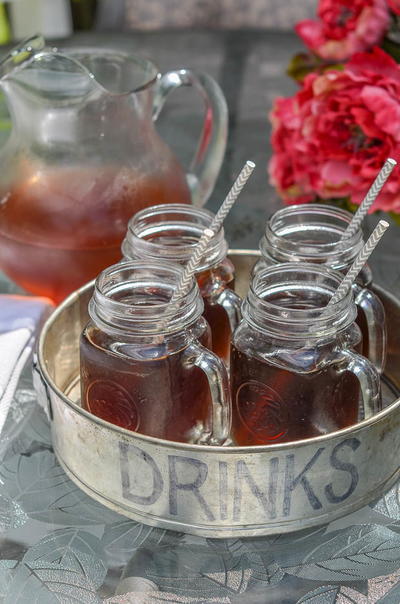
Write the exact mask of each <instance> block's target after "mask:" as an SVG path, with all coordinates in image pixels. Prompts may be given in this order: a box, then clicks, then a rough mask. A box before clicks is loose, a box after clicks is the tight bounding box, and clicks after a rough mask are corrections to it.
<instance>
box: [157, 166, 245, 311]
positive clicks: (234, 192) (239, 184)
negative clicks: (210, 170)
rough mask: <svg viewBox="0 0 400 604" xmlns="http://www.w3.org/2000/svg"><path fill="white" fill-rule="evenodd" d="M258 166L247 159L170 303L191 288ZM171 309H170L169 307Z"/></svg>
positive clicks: (197, 246) (197, 248) (188, 264)
mask: <svg viewBox="0 0 400 604" xmlns="http://www.w3.org/2000/svg"><path fill="white" fill-rule="evenodd" d="M255 167H256V165H255V163H253V162H252V161H247V162H246V163H245V165H244V167H243V169H242V171H241V172H240V174H239V176H238V177H237V179H236V181H235V182H234V184H233V186H232V188H231V190H230V191H229V193H228V195H227V197H226V199H225V201H224V202H223V204H222V205H221V207H220V208H219V210H218V212H217V214H216V216H215V218H214V220H213V221H212V223H211V224H210V226H209V227H208V228H207V229H204V232H203V235H202V236H201V237H200V239H199V242H198V243H197V245H196V247H195V248H194V252H193V254H192V256H191V258H190V260H189V262H188V263H187V265H186V266H185V270H184V271H183V274H182V277H181V279H180V281H179V283H178V286H177V288H176V289H175V291H174V293H173V295H172V297H171V299H170V302H169V303H170V304H175V303H176V302H177V301H178V300H179V299H180V298H182V296H184V295H185V294H186V293H187V291H188V290H189V288H190V285H191V282H192V278H193V275H194V274H195V272H196V270H197V268H198V266H199V264H200V262H201V259H202V257H203V255H204V252H205V251H206V249H207V246H208V244H209V242H210V241H211V239H212V238H213V237H214V235H215V234H216V233H218V231H219V229H220V228H221V226H222V224H223V222H224V220H225V218H226V217H227V215H228V213H229V212H230V210H231V208H232V206H233V204H234V203H235V201H236V200H237V198H238V197H239V195H240V193H241V191H242V189H243V187H244V185H245V184H246V182H247V180H248V178H249V177H250V175H251V173H252V172H253V170H254V168H255ZM169 311H170V309H169Z"/></svg>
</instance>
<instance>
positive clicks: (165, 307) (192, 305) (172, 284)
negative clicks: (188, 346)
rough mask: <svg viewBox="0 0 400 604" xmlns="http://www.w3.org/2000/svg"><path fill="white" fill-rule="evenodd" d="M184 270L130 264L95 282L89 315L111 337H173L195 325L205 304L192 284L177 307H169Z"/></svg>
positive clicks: (160, 263)
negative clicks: (140, 335) (165, 334)
mask: <svg viewBox="0 0 400 604" xmlns="http://www.w3.org/2000/svg"><path fill="white" fill-rule="evenodd" d="M182 273H183V267H181V266H179V265H178V264H173V263H172V262H166V261H160V260H159V261H158V262H157V263H155V262H151V261H136V260H134V261H127V262H124V263H119V264H115V265H113V266H110V267H108V268H106V269H105V270H104V271H103V272H102V273H100V275H99V276H98V278H97V279H96V283H95V289H94V293H93V297H92V299H91V301H90V304H89V314H90V316H91V318H92V319H93V321H94V322H95V323H96V324H99V325H100V326H101V327H102V329H103V330H104V331H106V332H108V333H110V332H117V331H118V332H121V331H122V333H124V334H126V333H127V332H129V333H131V334H132V335H133V334H135V333H136V332H137V333H142V334H143V333H144V332H145V333H147V334H161V333H174V332H177V331H179V330H181V329H182V328H184V327H187V326H189V325H191V324H192V323H195V322H196V321H197V320H198V319H199V317H200V316H201V315H202V312H203V308H204V304H203V300H202V298H201V296H200V292H199V289H198V287H197V284H196V282H195V280H193V283H192V286H191V288H190V290H189V291H188V292H187V294H185V295H184V296H183V297H182V299H181V301H180V303H179V304H178V305H177V306H172V305H170V304H169V300H170V298H171V296H172V294H173V292H174V291H175V289H176V287H177V285H178V283H179V280H180V277H181V275H182Z"/></svg>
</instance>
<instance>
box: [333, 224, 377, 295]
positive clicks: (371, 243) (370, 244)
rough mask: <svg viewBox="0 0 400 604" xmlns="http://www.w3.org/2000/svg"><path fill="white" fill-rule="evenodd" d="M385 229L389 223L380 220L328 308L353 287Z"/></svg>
mask: <svg viewBox="0 0 400 604" xmlns="http://www.w3.org/2000/svg"><path fill="white" fill-rule="evenodd" d="M387 228H389V223H388V222H386V220H380V221H379V223H378V224H377V225H376V227H375V229H374V230H373V232H372V234H371V236H370V237H369V239H368V241H367V242H366V243H365V245H364V247H363V248H362V249H361V250H360V252H359V253H358V255H357V257H356V259H355V260H354V262H353V264H352V265H351V267H350V268H349V270H348V272H347V274H346V276H345V277H344V279H343V281H342V282H341V284H340V285H339V287H338V288H337V290H336V292H335V293H334V294H333V296H332V298H331V299H330V300H329V302H328V306H330V305H331V304H336V302H339V300H341V299H342V298H343V297H344V296H345V295H346V294H347V292H348V291H349V289H350V288H351V286H352V285H353V283H354V281H355V279H356V277H357V275H358V273H359V272H360V271H361V270H362V268H363V266H364V264H365V263H366V262H367V260H368V258H369V257H370V255H371V254H372V252H373V251H374V249H375V248H376V246H377V245H378V243H379V241H380V239H381V238H382V237H383V235H384V233H385V231H386V229H387Z"/></svg>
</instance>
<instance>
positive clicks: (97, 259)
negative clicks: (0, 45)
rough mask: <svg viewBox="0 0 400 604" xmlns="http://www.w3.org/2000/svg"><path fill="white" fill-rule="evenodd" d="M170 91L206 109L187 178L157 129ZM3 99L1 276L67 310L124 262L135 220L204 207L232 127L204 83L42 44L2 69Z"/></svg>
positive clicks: (118, 58)
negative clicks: (169, 206) (157, 209)
mask: <svg viewBox="0 0 400 604" xmlns="http://www.w3.org/2000/svg"><path fill="white" fill-rule="evenodd" d="M200 80H201V81H200ZM171 82H173V83H174V88H177V87H179V86H180V85H185V86H186V85H193V86H195V88H196V90H197V91H199V92H200V94H201V96H202V98H203V99H204V101H205V104H206V106H207V108H208V109H207V116H208V121H209V123H208V124H207V128H208V130H207V132H208V136H207V138H206V137H203V138H202V141H201V142H202V153H201V154H200V153H199V154H197V155H196V157H195V159H194V160H193V162H192V164H191V165H192V168H191V173H190V175H188V177H186V174H185V173H184V171H183V169H182V168H181V167H180V165H179V163H178V161H177V160H176V158H175V157H174V155H173V153H172V151H171V150H170V149H169V147H168V146H167V145H166V144H165V143H164V142H163V141H162V139H161V138H160V136H159V135H158V133H157V131H156V129H155V127H154V120H155V118H156V117H157V115H158V114H159V112H160V110H161V108H162V105H163V102H164V100H165V98H166V96H167V94H168V92H169V91H170V90H171V89H172V88H171V86H170V84H171ZM0 87H1V89H2V91H3V92H4V93H5V97H6V100H7V104H8V106H9V109H10V113H11V117H12V131H11V135H10V137H9V139H8V140H7V142H6V144H5V146H4V147H3V148H2V150H1V154H0V163H1V167H2V170H1V173H0V270H3V271H4V272H6V273H7V275H8V276H9V277H10V278H11V279H13V280H14V281H15V282H16V283H17V284H19V285H21V286H22V287H23V288H25V289H26V290H28V291H29V292H32V293H35V294H41V295H46V296H49V297H50V298H52V299H53V300H55V301H57V302H58V301H60V300H62V298H64V297H65V296H66V295H67V294H68V293H70V292H71V291H73V290H74V289H76V288H77V287H78V286H80V285H83V284H84V283H85V282H86V281H88V280H90V279H92V278H93V277H95V276H96V275H97V274H98V273H99V272H100V270H102V269H103V268H105V267H106V266H108V265H110V264H111V263H113V262H116V261H117V260H118V259H119V258H120V257H121V254H120V245H121V241H122V239H123V237H124V234H125V232H126V228H127V223H128V220H129V218H130V217H131V216H132V215H133V214H134V213H136V212H138V211H139V210H141V209H142V208H145V207H148V206H150V205H154V204H155V203H157V204H165V203H170V202H179V203H183V204H189V203H191V201H192V199H195V200H197V201H198V202H199V201H201V202H202V203H204V202H205V201H206V199H207V197H208V195H209V194H210V192H211V190H212V187H213V185H214V182H215V179H216V177H217V174H218V171H219V168H220V165H221V161H222V157H223V153H224V148H225V127H226V119H227V118H226V112H225V111H224V108H225V102H224V98H223V95H222V92H221V91H220V88H219V87H218V85H217V84H216V83H215V82H214V81H213V80H212V79H211V78H208V77H207V78H204V81H203V79H201V78H200V79H199V78H197V76H196V75H195V74H194V73H193V72H191V71H190V70H179V71H176V72H169V73H168V74H165V75H164V76H161V75H160V74H159V73H158V70H157V68H156V67H155V65H153V63H151V62H150V61H148V60H145V59H141V58H139V57H136V56H132V55H129V54H126V53H124V52H120V51H118V50H113V49H106V48H67V49H65V50H63V51H60V50H59V49H57V48H54V47H46V46H45V42H44V40H43V38H41V37H40V36H37V37H34V38H32V39H30V40H26V41H24V42H21V46H20V47H19V48H17V49H14V50H13V51H11V53H10V54H9V55H7V56H6V57H5V58H4V59H3V60H2V61H1V63H0ZM155 92H156V93H157V94H154V93H155ZM188 179H190V183H191V190H190V191H189V188H188V185H187V182H188Z"/></svg>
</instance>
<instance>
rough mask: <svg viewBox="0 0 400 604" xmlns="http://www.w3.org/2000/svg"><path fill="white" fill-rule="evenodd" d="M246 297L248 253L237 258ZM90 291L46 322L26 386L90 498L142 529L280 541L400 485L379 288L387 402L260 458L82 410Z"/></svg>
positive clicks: (399, 324)
mask: <svg viewBox="0 0 400 604" xmlns="http://www.w3.org/2000/svg"><path fill="white" fill-rule="evenodd" d="M230 258H231V259H232V261H233V262H234V264H235V265H236V275H237V278H236V289H237V290H238V291H239V293H242V294H243V293H244V292H245V291H246V288H247V284H248V278H249V274H250V271H251V268H252V265H253V264H254V262H255V261H256V259H257V253H256V252H254V251H247V250H236V251H233V252H232V253H231V254H230ZM92 289H93V283H89V284H88V285H86V286H85V287H83V288H81V289H80V290H78V291H77V292H75V293H74V294H72V295H71V296H70V297H69V298H68V299H67V300H66V301H65V302H64V303H63V304H62V305H61V306H60V307H58V308H57V310H56V311H55V312H54V313H53V315H52V316H51V317H50V319H49V320H48V321H47V323H46V325H45V327H44V329H43V331H42V334H41V337H40V342H39V350H38V355H37V361H36V365H35V369H36V371H35V373H36V376H35V382H36V387H37V390H38V395H39V398H40V400H41V402H42V404H43V405H44V406H45V407H46V408H47V410H48V414H49V417H50V421H51V430H52V438H53V444H54V450H55V452H56V454H57V457H58V459H59V461H60V463H61V465H62V466H63V468H64V470H65V471H66V473H67V474H68V476H69V477H70V478H71V479H72V480H73V481H74V482H75V483H76V484H77V485H78V486H79V487H80V488H81V489H83V490H84V491H85V492H86V493H87V494H88V495H90V496H92V497H93V498H95V499H97V500H98V501H100V502H101V503H103V504H104V505H106V506H108V507H110V508H112V509H113V510H116V511H117V512H119V513H121V514H124V515H125V516H129V517H130V518H133V519H135V520H137V521H139V522H143V523H144V524H149V525H153V526H159V527H164V528H167V529H173V530H178V531H184V532H188V533H193V534H196V535H202V536H205V537H236V536H237V537H244V536H256V535H268V534H273V533H283V532H288V531H295V530H298V529H302V528H306V527H310V526H313V525H318V524H323V523H325V522H328V521H332V520H333V519H335V518H337V517H339V516H343V515H345V514H347V513H349V512H352V511H353V510H356V509H357V508H359V507H362V506H363V505H365V504H366V503H367V502H369V501H370V500H372V499H374V498H375V497H378V496H379V495H381V494H382V492H383V491H384V490H385V489H387V488H389V487H390V486H391V484H392V483H393V482H394V481H395V480H396V479H397V478H398V476H399V453H400V429H399V428H400V398H399V392H400V346H399V339H400V338H399V336H400V303H399V302H398V301H397V300H396V299H395V298H394V297H393V296H391V295H390V294H389V293H387V292H386V291H384V290H382V289H380V288H376V291H377V293H378V294H379V295H380V297H381V299H382V301H383V303H384V305H385V309H386V313H387V318H388V325H389V326H390V328H389V330H388V331H389V351H388V352H389V354H388V363H387V369H386V375H385V376H384V378H383V387H384V390H385V393H386V394H385V398H386V400H387V401H389V402H390V404H389V406H387V407H386V408H385V409H384V410H383V411H381V412H380V413H379V414H377V415H376V416H374V417H372V418H370V419H368V420H365V421H362V422H360V423H359V424H357V425H355V426H353V427H351V428H347V429H345V430H340V431H338V432H334V433H331V434H328V435H324V436H321V437H317V438H311V439H308V440H304V441H298V442H296V443H286V444H283V445H268V446H257V447H211V446H200V445H186V444H181V443H173V442H169V441H163V440H159V439H156V438H150V437H147V436H143V435H141V434H136V433H134V432H130V431H128V430H124V429H122V428H119V427H117V426H114V425H112V424H109V423H107V422H105V421H103V420H101V419H99V418H97V417H95V416H93V415H91V414H90V413H88V412H87V411H85V410H83V409H82V408H81V407H80V405H79V336H80V332H81V330H82V328H83V326H84V325H85V323H86V322H87V320H88V314H87V304H88V301H89V299H90V296H91V293H92Z"/></svg>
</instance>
